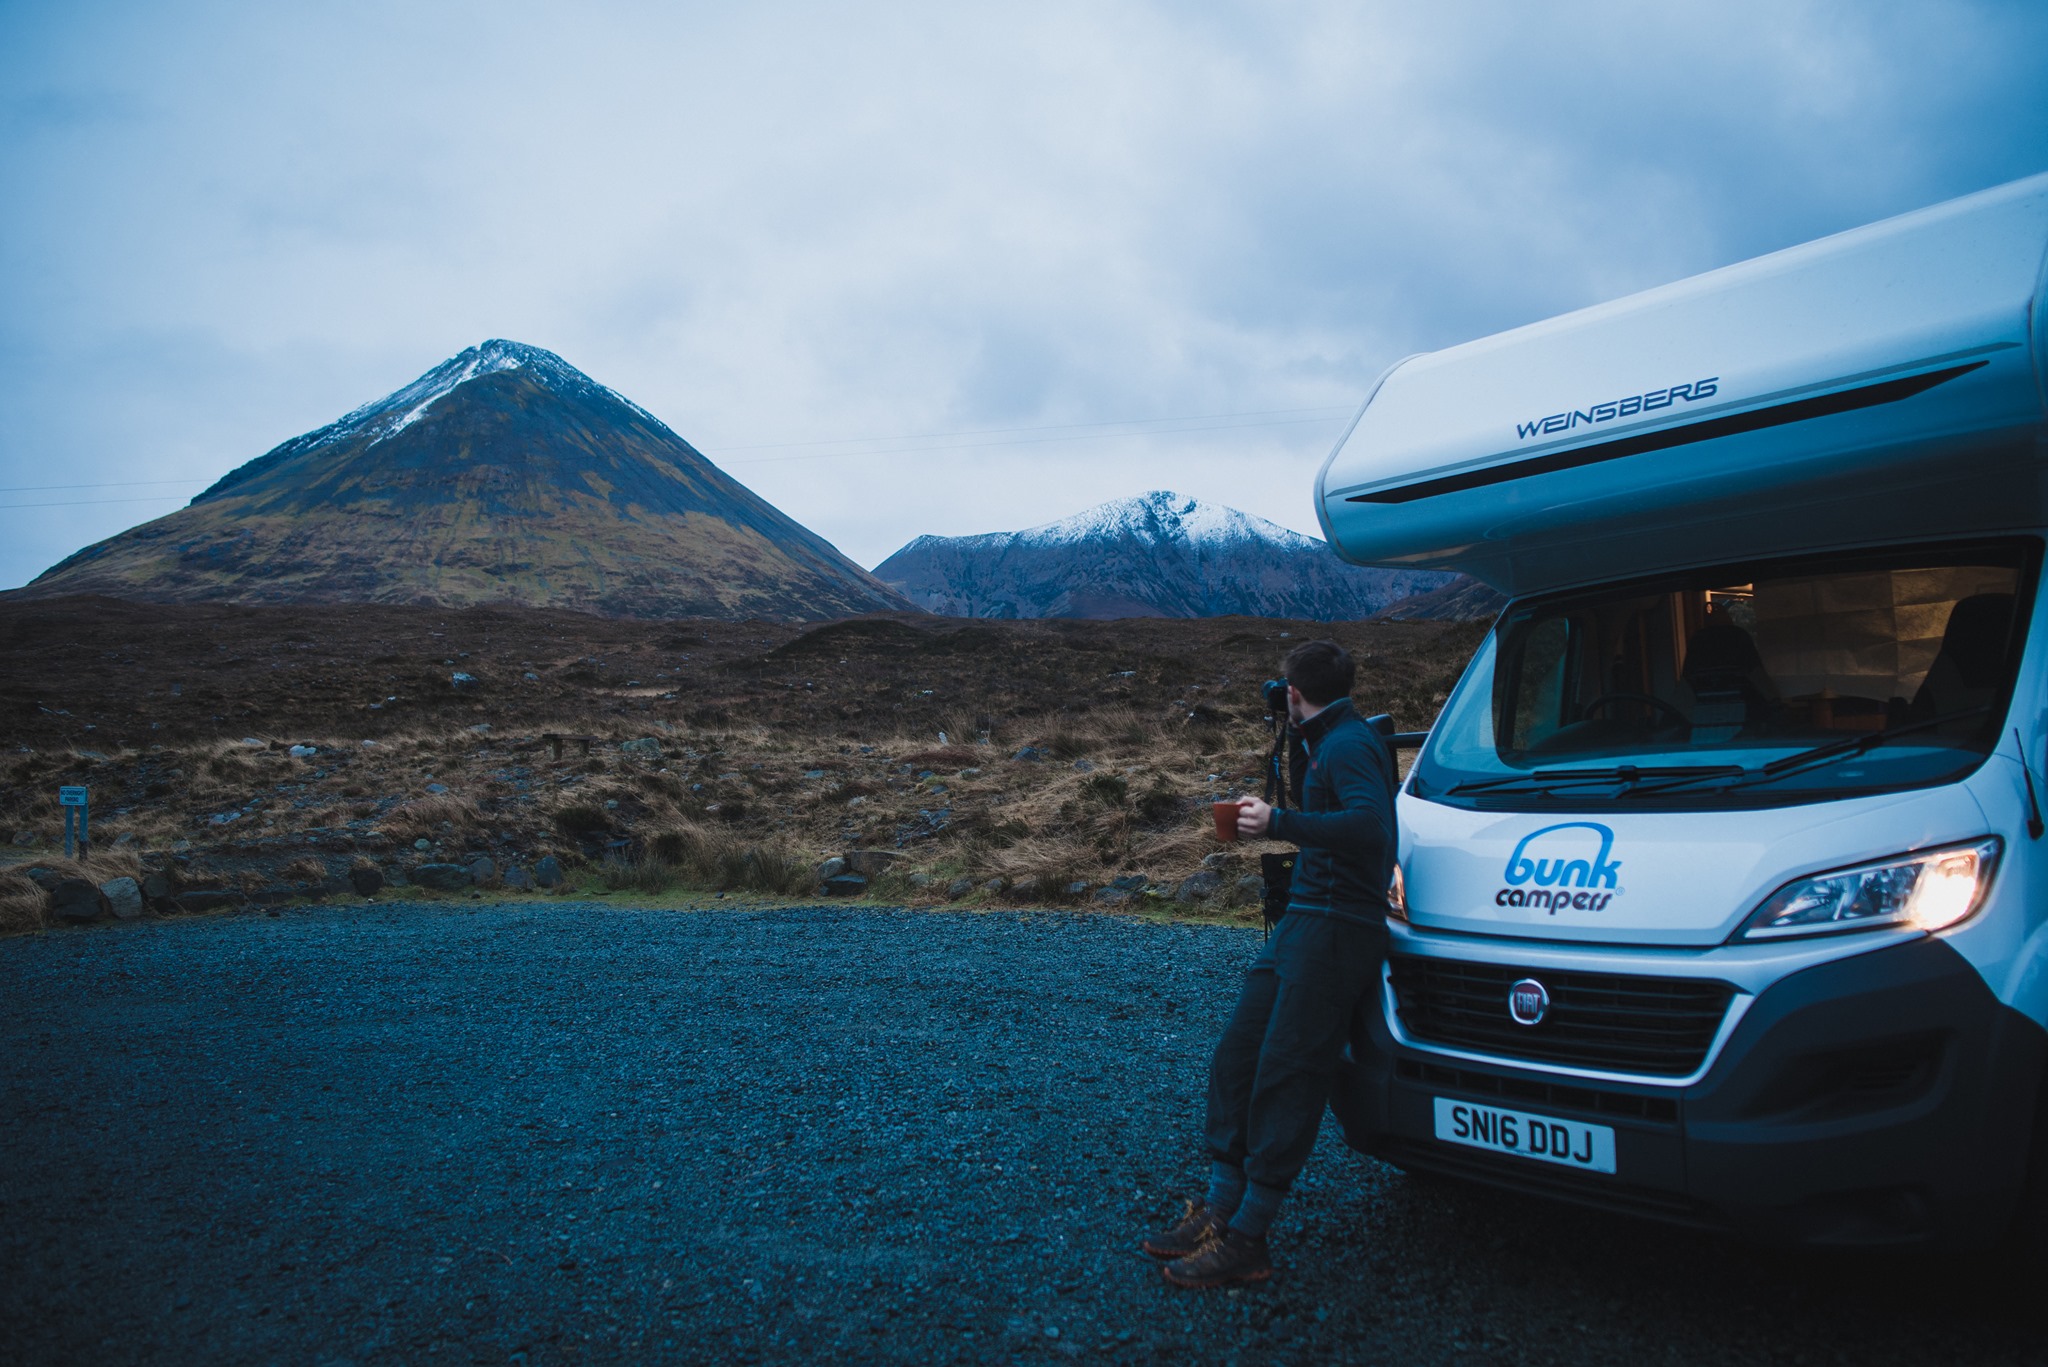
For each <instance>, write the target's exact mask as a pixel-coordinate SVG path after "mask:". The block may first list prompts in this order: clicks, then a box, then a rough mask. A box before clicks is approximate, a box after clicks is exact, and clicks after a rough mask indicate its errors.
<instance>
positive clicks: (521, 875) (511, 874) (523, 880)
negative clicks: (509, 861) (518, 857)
mask: <svg viewBox="0 0 2048 1367" xmlns="http://www.w3.org/2000/svg"><path fill="white" fill-rule="evenodd" d="M505 886H506V887H508V888H511V889H512V890H513V891H514V892H531V891H532V890H533V875H532V874H530V873H528V872H527V871H526V870H525V869H522V868H520V867H519V866H518V865H517V864H514V865H513V866H512V867H511V868H509V869H506V870H505Z"/></svg>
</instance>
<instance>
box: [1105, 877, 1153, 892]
mask: <svg viewBox="0 0 2048 1367" xmlns="http://www.w3.org/2000/svg"><path fill="white" fill-rule="evenodd" d="M1109 886H1110V887H1112V888H1115V889H1116V890H1117V891H1118V892H1143V891H1144V890H1145V875H1144V874H1142V873H1127V874H1125V875H1124V876H1123V877H1121V878H1112V879H1110V880H1109Z"/></svg>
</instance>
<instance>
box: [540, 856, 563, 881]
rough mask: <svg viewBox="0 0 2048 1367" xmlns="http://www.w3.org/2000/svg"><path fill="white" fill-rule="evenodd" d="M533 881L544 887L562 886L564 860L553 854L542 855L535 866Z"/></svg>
mask: <svg viewBox="0 0 2048 1367" xmlns="http://www.w3.org/2000/svg"><path fill="white" fill-rule="evenodd" d="M533 881H534V882H535V883H538V884H539V885H540V886H541V887H544V888H558V887H560V886H562V861H561V860H559V859H557V858H555V857H554V856H553V855H551V854H549V855H543V856H541V859H540V862H539V863H537V864H535V865H534V866H533Z"/></svg>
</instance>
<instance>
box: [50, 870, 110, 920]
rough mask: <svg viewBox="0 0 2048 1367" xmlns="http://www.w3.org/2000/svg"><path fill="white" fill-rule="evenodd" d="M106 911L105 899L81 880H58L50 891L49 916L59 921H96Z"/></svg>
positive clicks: (91, 886)
mask: <svg viewBox="0 0 2048 1367" xmlns="http://www.w3.org/2000/svg"><path fill="white" fill-rule="evenodd" d="M106 909H107V899H106V898H104V897H102V896H100V890H99V889H98V888H96V887H94V886H93V885H92V884H91V883H90V882H88V881H86V880H85V879H83V878H60V879H58V880H57V886H56V887H54V888H51V889H50V915H52V916H54V917H56V918H57V919H58V920H60V921H72V922H76V923H83V922H86V921H96V920H98V919H99V916H100V913H101V912H103V911H105V910H106Z"/></svg>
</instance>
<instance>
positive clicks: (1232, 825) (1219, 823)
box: [1209, 799, 1243, 840]
mask: <svg viewBox="0 0 2048 1367" xmlns="http://www.w3.org/2000/svg"><path fill="white" fill-rule="evenodd" d="M1209 810H1210V811H1211V812H1213V813H1214V814H1215V817H1216V838H1217V839H1218V840H1235V839H1237V814H1238V813H1239V812H1240V811H1242V810H1243V808H1242V807H1240V806H1238V804H1237V802H1236V800H1234V799H1233V800H1232V801H1229V802H1212V803H1210V804H1209Z"/></svg>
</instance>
